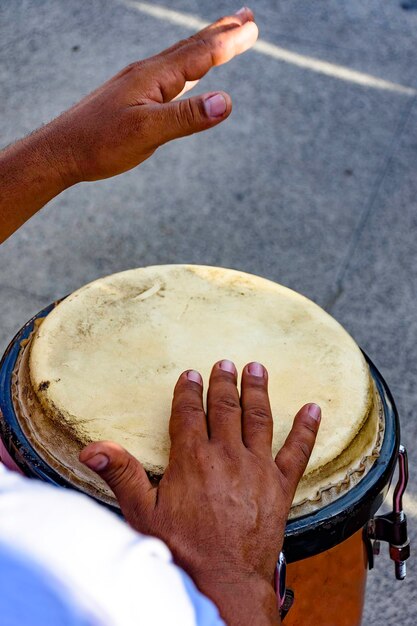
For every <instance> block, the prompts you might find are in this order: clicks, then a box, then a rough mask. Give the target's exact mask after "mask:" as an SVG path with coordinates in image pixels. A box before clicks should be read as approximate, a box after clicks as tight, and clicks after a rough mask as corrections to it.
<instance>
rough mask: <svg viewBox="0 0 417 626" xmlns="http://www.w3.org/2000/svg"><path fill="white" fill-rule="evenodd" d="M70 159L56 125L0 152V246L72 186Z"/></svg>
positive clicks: (69, 149)
mask: <svg viewBox="0 0 417 626" xmlns="http://www.w3.org/2000/svg"><path fill="white" fill-rule="evenodd" d="M70 155H71V147H70V146H68V144H67V143H66V142H65V139H64V137H63V136H60V132H59V126H58V123H57V122H56V121H54V122H51V123H50V124H48V125H47V126H44V127H43V128H41V129H39V130H37V131H36V132H35V133H33V134H32V135H29V136H28V137H25V138H24V139H21V140H20V141H18V142H17V143H15V144H13V145H11V146H9V147H8V148H5V149H4V150H2V151H1V152H0V243H1V242H2V241H4V240H5V239H7V237H9V236H10V235H11V234H12V233H13V232H14V231H15V230H17V229H18V228H19V227H20V226H21V225H22V224H24V222H26V220H28V219H29V218H30V217H32V215H34V214H35V213H36V212H37V211H39V209H41V208H42V207H43V206H44V205H45V204H47V203H48V202H49V201H50V200H52V198H54V197H55V196H57V195H58V194H59V193H61V192H62V191H64V189H66V188H68V187H70V186H71V185H73V184H74V183H75V182H76V180H75V177H74V176H73V174H72V172H73V168H72V164H71V156H70Z"/></svg>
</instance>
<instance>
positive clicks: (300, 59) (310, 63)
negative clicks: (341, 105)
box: [121, 0, 417, 96]
mask: <svg viewBox="0 0 417 626" xmlns="http://www.w3.org/2000/svg"><path fill="white" fill-rule="evenodd" d="M121 1H122V2H123V4H124V5H126V6H129V7H132V8H134V9H136V10H137V11H141V12H142V13H146V15H150V16H151V17H154V18H156V19H158V20H163V21H166V22H170V23H171V24H175V25H177V26H184V27H185V28H189V29H190V30H193V31H194V30H200V29H202V28H205V26H207V25H208V24H209V22H206V21H205V20H202V19H201V18H200V17H198V16H196V15H191V14H189V13H182V12H180V11H173V10H172V9H167V8H166V7H162V6H160V5H155V4H151V3H149V2H139V1H136V0H121ZM253 50H255V51H256V52H258V53H260V54H264V55H266V56H268V57H271V58H273V59H277V60H278V61H282V62H284V63H289V64H291V65H295V66H297V67H300V68H303V69H307V70H310V71H312V72H316V73H318V74H324V75H326V76H330V77H332V78H337V79H339V80H343V81H345V82H350V83H354V84H356V85H363V86H364V87H370V88H372V89H380V90H384V91H392V92H396V93H399V94H404V95H408V96H414V95H416V93H417V90H416V89H413V88H411V87H405V86H404V85H399V84H397V83H392V82H390V81H386V80H383V79H382V78H377V77H375V76H372V75H370V74H365V73H363V72H357V71H356V70H351V69H350V68H348V67H345V66H343V65H336V64H335V63H329V62H328V61H322V60H321V59H316V58H314V57H310V56H306V55H304V54H298V53H297V52H292V51H291V50H287V49H285V48H281V47H280V46H277V45H275V44H273V43H270V42H268V41H264V40H263V39H259V40H258V41H257V42H256V44H255V45H254V47H253Z"/></svg>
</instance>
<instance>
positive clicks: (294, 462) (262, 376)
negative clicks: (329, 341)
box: [80, 361, 320, 624]
mask: <svg viewBox="0 0 417 626" xmlns="http://www.w3.org/2000/svg"><path fill="white" fill-rule="evenodd" d="M267 387H268V374H267V371H266V370H265V368H264V367H263V366H262V365H260V364H258V363H250V364H249V365H247V366H246V367H245V368H244V370H243V373H242V385H241V394H240V397H239V393H238V389H237V372H236V368H235V366H234V365H233V363H231V362H230V361H220V362H219V363H216V365H215V366H214V367H213V370H212V373H211V377H210V382H209V388H208V394H207V412H205V411H204V409H203V381H202V379H201V376H200V375H199V374H198V372H195V371H188V372H184V373H183V374H182V375H181V376H180V378H179V380H178V383H177V385H176V387H175V391H174V397H173V402H172V413H171V420H170V437H171V454H170V460H169V465H168V467H167V469H166V471H165V474H164V476H163V478H162V480H161V481H160V483H159V485H158V487H153V486H152V485H151V483H150V482H149V480H148V477H147V475H146V473H145V471H144V469H143V467H142V465H141V464H140V463H139V462H138V461H137V460H136V459H135V458H134V457H132V456H131V455H130V454H129V453H128V452H126V451H125V450H123V449H122V448H121V447H120V446H118V445H117V444H114V443H110V442H100V443H93V444H91V445H89V446H87V448H85V449H84V450H83V451H82V453H81V455H80V460H81V461H83V462H84V463H85V464H86V465H88V466H89V467H90V468H91V469H93V470H95V471H97V473H99V474H100V476H101V477H102V478H103V479H104V480H105V481H106V482H107V484H108V485H109V486H110V487H111V489H112V490H113V492H114V493H115V495H116V497H117V499H118V501H119V503H120V506H121V509H122V512H123V514H124V516H125V517H126V519H127V521H128V522H129V523H130V524H131V525H132V526H133V527H134V528H136V529H137V530H138V531H140V532H143V533H147V534H150V535H155V536H157V537H160V538H161V539H163V540H164V541H165V542H166V543H167V545H168V546H169V547H170V549H171V551H172V553H173V555H174V558H175V560H176V562H177V563H178V564H179V565H181V566H182V567H183V568H184V569H185V570H186V571H187V572H188V573H189V574H190V575H191V576H192V577H193V579H194V581H195V582H196V583H197V585H198V586H199V587H200V589H201V590H202V591H204V592H205V593H206V594H207V595H208V596H210V597H211V598H212V599H213V600H214V601H215V602H217V604H218V606H219V607H220V610H221V613H222V616H223V618H224V619H226V621H227V623H228V624H234V623H236V624H237V623H238V624H253V623H256V624H262V623H265V624H266V623H278V622H277V621H276V620H277V617H276V599H275V596H274V593H273V588H272V580H273V574H274V569H275V565H276V562H277V557H278V554H279V551H280V549H281V547H282V543H283V538H284V530H285V525H286V520H287V516H288V512H289V509H290V506H291V502H292V499H293V497H294V493H295V490H296V487H297V485H298V482H299V480H300V478H301V476H302V474H303V472H304V470H305V468H306V466H307V463H308V460H309V457H310V454H311V452H312V450H313V446H314V442H315V438H316V434H317V431H318V427H319V422H320V408H319V407H318V406H317V405H315V404H307V405H305V406H304V407H303V408H302V409H301V410H300V411H299V412H298V413H297V415H296V417H295V419H294V424H293V427H292V430H291V432H290V434H289V435H288V438H287V440H286V442H285V444H284V446H283V447H282V448H281V450H280V451H279V452H278V454H277V456H276V458H275V460H274V459H273V458H272V454H271V442H272V430H273V422H272V416H271V409H270V405H269V399H268V389H267ZM256 598H258V600H259V601H258V600H256ZM260 606H262V610H263V611H267V614H268V615H270V616H271V621H265V622H263V621H261V620H260V617H259V616H260V615H261V614H262V613H259V611H260V610H261V609H260ZM255 615H257V616H258V617H255ZM236 616H239V619H236Z"/></svg>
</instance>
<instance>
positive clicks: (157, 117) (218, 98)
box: [138, 92, 232, 149]
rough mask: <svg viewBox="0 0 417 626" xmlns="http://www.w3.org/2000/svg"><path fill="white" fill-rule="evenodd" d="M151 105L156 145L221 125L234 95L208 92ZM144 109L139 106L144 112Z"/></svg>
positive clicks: (141, 112) (228, 113)
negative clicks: (167, 102) (231, 96)
mask: <svg viewBox="0 0 417 626" xmlns="http://www.w3.org/2000/svg"><path fill="white" fill-rule="evenodd" d="M147 106H148V111H149V113H148V119H149V121H151V120H152V135H150V137H152V138H156V140H157V144H156V145H154V144H152V146H150V147H151V148H152V149H155V148H157V147H158V146H160V145H162V144H164V143H166V142H167V141H170V140H171V139H177V138H178V137H185V136H187V135H192V134H193V133H198V132H200V131H202V130H207V129H208V128H212V127H213V126H217V124H220V122H222V121H223V120H225V119H226V118H227V117H229V115H230V113H231V111H232V102H231V99H230V96H228V94H226V93H224V92H215V93H208V94H204V95H202V96H194V97H193V98H188V99H186V100H177V101H174V102H170V103H169V104H155V105H147ZM142 114H143V110H142V111H140V110H138V115H140V116H142Z"/></svg>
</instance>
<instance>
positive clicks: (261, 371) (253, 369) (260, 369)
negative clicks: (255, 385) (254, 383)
mask: <svg viewBox="0 0 417 626" xmlns="http://www.w3.org/2000/svg"><path fill="white" fill-rule="evenodd" d="M248 372H249V374H252V376H257V377H258V378H263V377H264V375H265V368H264V366H263V365H261V364H260V363H256V361H254V362H253V363H249V365H248Z"/></svg>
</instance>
